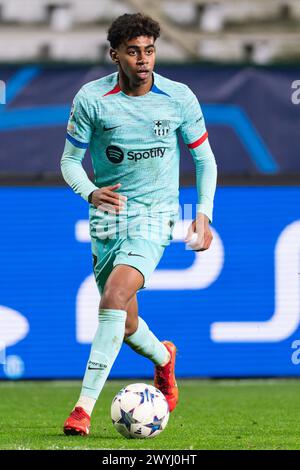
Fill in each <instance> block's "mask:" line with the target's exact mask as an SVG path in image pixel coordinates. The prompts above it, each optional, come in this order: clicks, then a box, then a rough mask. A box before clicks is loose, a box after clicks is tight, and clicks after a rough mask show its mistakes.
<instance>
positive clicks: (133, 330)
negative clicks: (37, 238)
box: [61, 13, 217, 435]
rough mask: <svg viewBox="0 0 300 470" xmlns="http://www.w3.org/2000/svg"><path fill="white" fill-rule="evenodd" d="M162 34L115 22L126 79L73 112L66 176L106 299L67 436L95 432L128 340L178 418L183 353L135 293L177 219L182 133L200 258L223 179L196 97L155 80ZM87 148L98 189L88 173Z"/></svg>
mask: <svg viewBox="0 0 300 470" xmlns="http://www.w3.org/2000/svg"><path fill="white" fill-rule="evenodd" d="M159 35H160V26H159V24H158V23H157V22H156V21H154V20H153V19H151V18H150V17H147V16H144V15H142V14H140V13H138V14H125V15H122V16H120V17H119V18H117V19H116V20H115V21H114V22H113V23H112V24H111V26H110V28H109V31H108V41H109V42H110V46H111V48H110V56H111V59H112V61H113V63H114V64H116V66H117V69H118V71H117V72H116V73H112V74H111V75H108V76H105V77H103V78H100V79H99V80H95V81H92V82H90V83H87V84H86V85H84V86H83V87H82V88H81V89H80V91H79V92H78V93H77V95H76V96H75V99H74V102H73V106H72V111H71V115H70V119H69V123H68V132H67V140H66V144H65V149H64V153H63V156H62V160H61V168H62V173H63V176H64V179H65V180H66V182H67V183H68V184H69V185H70V186H71V187H72V188H73V190H74V191H75V192H76V193H78V194H80V195H81V196H82V197H83V198H84V199H85V200H86V201H88V202H89V204H90V205H89V210H90V233H91V239H92V253H93V260H94V274H95V279H96V283H97V285H98V288H99V291H100V294H101V301H100V307H99V326H98V329H97V331H96V334H95V337H94V340H93V343H92V347H91V352H90V357H89V360H88V363H87V367H86V371H85V375H84V379H83V384H82V390H81V394H80V397H79V400H78V402H77V403H76V405H75V407H74V409H73V411H72V412H71V414H70V416H69V417H68V418H67V420H66V421H65V424H64V432H65V434H81V435H86V434H88V433H89V430H90V417H91V414H92V411H93V408H94V405H95V403H96V400H97V399H98V396H99V394H100V392H101V390H102V388H103V386H104V383H105V381H106V379H107V377H108V374H109V372H110V369H111V367H112V365H113V363H114V361H115V359H116V356H117V355H118V353H119V350H120V347H121V345H122V343H123V341H124V342H125V343H126V344H128V345H129V346H130V347H131V348H132V349H133V350H134V351H136V352H137V353H138V354H141V355H143V356H145V357H146V358H148V359H150V360H151V361H152V362H153V363H154V365H155V377H154V385H155V386H156V387H157V388H159V389H160V390H161V391H162V393H163V394H164V395H165V397H166V400H167V401H168V404H169V409H170V411H172V410H174V408H175V407H176V404H177V400H178V388H177V384H176V380H175V375H174V369H175V356H176V347H175V345H174V344H173V343H172V342H171V341H163V342H161V341H160V340H159V339H158V338H157V337H156V336H155V335H154V333H153V332H152V331H151V330H150V329H149V327H148V325H147V324H146V322H145V321H144V320H143V319H142V318H141V317H140V316H139V315H138V303H137V292H138V291H139V290H140V289H142V288H144V287H145V286H147V282H148V279H149V277H150V275H151V273H152V272H153V271H154V269H155V267H156V266H157V264H158V262H159V260H160V258H161V257H162V255H163V252H164V249H165V247H166V246H167V245H168V244H169V243H170V240H171V239H172V230H173V227H174V223H175V221H176V220H177V217H178V186H179V156H180V152H179V145H178V137H177V133H178V131H179V132H181V134H182V136H183V139H184V141H185V143H186V144H187V146H188V148H189V149H190V152H191V154H192V156H193V159H194V162H195V168H196V181H197V190H198V204H197V216H196V219H195V220H194V221H193V222H192V224H191V226H190V227H189V229H188V233H187V236H186V240H185V241H186V242H187V243H190V244H192V245H191V246H192V249H194V250H196V251H199V250H200V251H201V250H207V249H208V248H209V246H210V244H211V240H212V234H211V231H210V227H209V225H210V223H211V221H212V211H213V199H214V193H215V188H216V174H217V171H216V163H215V159H214V155H213V153H212V150H211V148H210V145H209V142H208V139H207V131H206V129H205V123H204V119H203V115H202V112H201V108H200V105H199V103H198V100H197V98H196V96H195V95H194V94H193V93H192V91H191V90H190V89H189V88H188V87H187V86H186V85H184V84H182V83H178V82H175V81H172V80H169V79H167V78H165V77H163V76H161V75H159V74H157V73H154V72H153V69H154V64H155V42H156V39H157V38H158V37H159ZM88 147H89V149H90V153H91V158H92V162H93V168H94V174H95V181H94V182H92V181H90V179H89V178H88V176H87V174H86V173H85V171H84V169H83V167H82V160H83V157H84V154H85V151H86V149H87V148H88ZM166 307H167V306H166ZM162 315H163V306H162ZM183 321H184V320H183Z"/></svg>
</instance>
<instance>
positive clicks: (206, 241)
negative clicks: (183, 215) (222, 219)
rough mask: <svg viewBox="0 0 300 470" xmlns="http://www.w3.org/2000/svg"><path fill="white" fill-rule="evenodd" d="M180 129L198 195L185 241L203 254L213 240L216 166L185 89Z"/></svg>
mask: <svg viewBox="0 0 300 470" xmlns="http://www.w3.org/2000/svg"><path fill="white" fill-rule="evenodd" d="M180 129H181V133H182V136H183V140H184V142H185V143H186V144H187V146H188V148H189V150H190V153H191V154H192V156H193V159H194V162H195V167H196V185H197V193H198V204H197V216H196V218H195V219H194V220H193V222H192V224H191V225H190V227H189V229H188V233H187V236H186V239H185V241H186V242H187V243H190V245H191V247H192V248H193V250H195V251H203V250H207V249H208V248H209V247H210V244H211V241H212V238H213V236H212V233H211V230H210V227H209V225H210V223H211V222H212V219H213V205H214V195H215V191H216V183H217V165H216V161H215V157H214V154H213V152H212V149H211V147H210V144H209V141H208V133H207V130H206V127H205V122H204V117H203V114H202V111H201V107H200V104H199V102H198V99H197V97H196V96H195V95H194V93H192V91H191V90H190V89H189V88H187V95H186V100H185V102H184V105H183V109H182V124H181V128H180Z"/></svg>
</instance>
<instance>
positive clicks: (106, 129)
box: [103, 126, 121, 132]
mask: <svg viewBox="0 0 300 470" xmlns="http://www.w3.org/2000/svg"><path fill="white" fill-rule="evenodd" d="M117 127H121V126H114V127H105V126H103V130H104V132H107V131H112V130H113V129H117Z"/></svg>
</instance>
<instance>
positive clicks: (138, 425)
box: [111, 383, 169, 439]
mask: <svg viewBox="0 0 300 470" xmlns="http://www.w3.org/2000/svg"><path fill="white" fill-rule="evenodd" d="M111 419H112V422H113V425H114V427H115V428H116V430H117V431H118V432H119V433H120V434H122V436H125V437H127V438H128V439H130V438H135V439H143V438H146V437H155V436H158V434H160V433H161V432H162V431H163V430H164V429H165V427H166V426H167V423H168V420H169V405H168V402H167V400H166V399H165V397H164V395H163V394H162V393H161V391H160V390H158V389H157V388H155V387H153V386H152V385H147V384H144V383H136V384H131V385H127V386H126V387H124V388H122V390H120V391H119V393H118V394H117V395H116V396H115V397H114V399H113V401H112V404H111Z"/></svg>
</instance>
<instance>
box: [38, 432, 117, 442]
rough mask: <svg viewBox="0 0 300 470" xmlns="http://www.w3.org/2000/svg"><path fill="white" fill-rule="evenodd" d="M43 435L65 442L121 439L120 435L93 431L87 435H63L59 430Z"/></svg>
mask: <svg viewBox="0 0 300 470" xmlns="http://www.w3.org/2000/svg"><path fill="white" fill-rule="evenodd" d="M44 437H55V438H56V439H57V438H59V439H64V440H65V442H68V441H69V442H71V441H73V442H75V441H76V442H77V440H78V442H80V441H81V442H86V440H88V441H94V440H96V439H114V440H115V439H118V440H122V438H121V437H120V436H118V435H117V436H115V435H114V434H105V435H104V434H100V433H93V434H92V435H89V436H65V434H64V433H61V432H52V433H50V432H49V433H47V434H45V435H44Z"/></svg>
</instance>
